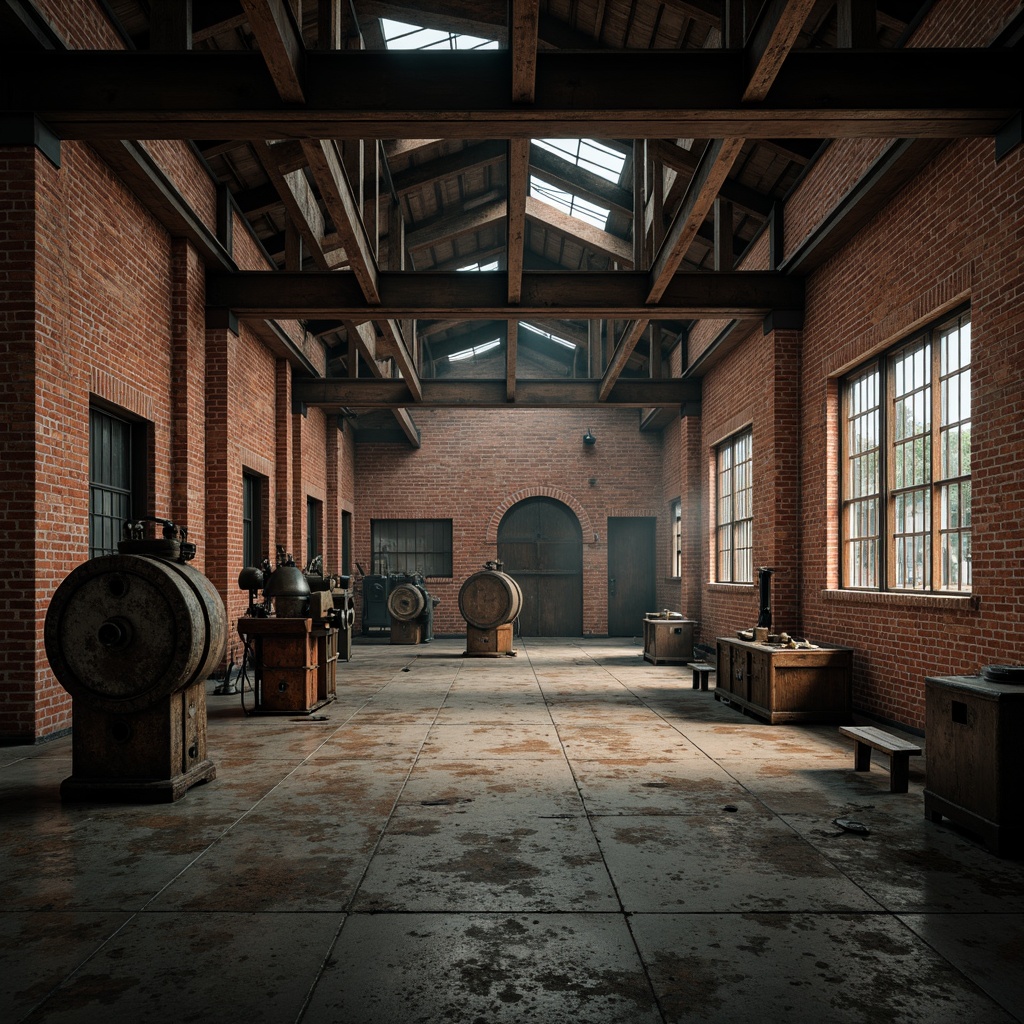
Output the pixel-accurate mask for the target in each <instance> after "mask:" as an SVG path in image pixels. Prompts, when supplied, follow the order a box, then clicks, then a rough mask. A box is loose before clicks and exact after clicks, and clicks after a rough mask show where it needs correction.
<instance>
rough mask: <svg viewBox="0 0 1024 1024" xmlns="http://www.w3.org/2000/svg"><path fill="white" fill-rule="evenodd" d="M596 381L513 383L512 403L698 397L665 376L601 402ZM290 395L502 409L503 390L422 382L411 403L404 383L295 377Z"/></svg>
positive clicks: (337, 404) (636, 404)
mask: <svg viewBox="0 0 1024 1024" xmlns="http://www.w3.org/2000/svg"><path fill="white" fill-rule="evenodd" d="M598 389H599V382H598V381H596V380H587V379H576V380H530V379H523V380H520V381H518V382H517V384H516V401H515V404H516V406H517V407H520V408H566V409H586V408H593V407H594V406H598V405H611V406H617V407H619V408H637V409H644V408H649V407H652V406H659V407H661V406H672V405H682V403H683V402H692V401H698V400H699V399H700V382H699V381H696V380H682V379H680V378H678V377H677V378H665V379H661V380H649V379H642V380H641V379H635V378H633V379H631V378H625V379H623V380H620V381H619V382H618V383H617V384H616V386H615V387H614V388H613V389H612V391H611V392H610V393H609V394H608V396H607V397H606V398H600V397H599V396H598ZM292 395H293V397H294V398H295V399H296V400H297V401H300V402H303V403H304V404H305V405H310V406H316V407H320V408H323V409H325V410H326V411H328V412H340V411H341V410H342V409H392V408H408V407H423V408H427V407H437V408H451V407H461V408H476V409H494V408H507V407H508V404H509V403H508V398H507V387H506V381H505V380H504V379H498V380H453V379H446V380H437V379H431V378H427V379H426V380H424V381H423V397H422V399H420V400H416V399H414V398H413V397H412V395H411V394H410V393H409V389H408V387H406V384H405V381H400V380H371V379H365V380H350V379H346V378H341V377H331V378H320V379H311V378H302V379H300V378H297V379H296V380H295V381H293V383H292Z"/></svg>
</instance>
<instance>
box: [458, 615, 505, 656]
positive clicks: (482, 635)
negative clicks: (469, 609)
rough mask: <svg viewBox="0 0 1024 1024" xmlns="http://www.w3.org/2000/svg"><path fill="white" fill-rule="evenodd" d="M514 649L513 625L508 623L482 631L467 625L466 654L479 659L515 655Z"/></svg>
mask: <svg viewBox="0 0 1024 1024" xmlns="http://www.w3.org/2000/svg"><path fill="white" fill-rule="evenodd" d="M515 653H516V652H515V649H514V648H513V647H512V623H511V622H506V623H505V624H504V625H502V626H495V627H494V629H480V628H479V627H477V626H470V625H469V624H468V623H467V624H466V654H468V655H475V656H477V657H497V656H498V655H502V654H515Z"/></svg>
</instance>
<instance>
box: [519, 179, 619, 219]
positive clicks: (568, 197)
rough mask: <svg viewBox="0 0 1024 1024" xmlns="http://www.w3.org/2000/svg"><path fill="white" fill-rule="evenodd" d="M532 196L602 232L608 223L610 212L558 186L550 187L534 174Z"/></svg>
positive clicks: (531, 184)
mask: <svg viewBox="0 0 1024 1024" xmlns="http://www.w3.org/2000/svg"><path fill="white" fill-rule="evenodd" d="M530 195H531V196H534V197H536V198H537V199H540V200H541V201H542V202H545V203H547V204H548V205H549V206H554V207H556V208H557V209H560V210H564V211H565V212H566V213H567V214H569V216H570V217H576V218H577V219H578V220H582V221H586V222H587V223H588V224H593V225H594V226H595V227H598V228H601V230H602V231H603V230H604V228H605V225H606V224H607V223H608V214H609V213H610V212H611V211H610V210H608V209H606V208H605V207H603V206H598V205H597V203H592V202H590V200H588V199H581V198H580V197H579V196H576V195H573V194H572V192H566V191H565V189H562V188H558V187H557V186H556V185H549V184H548V183H547V182H546V181H541V180H540V178H538V177H536V176H534V175H532V174H531V175H530Z"/></svg>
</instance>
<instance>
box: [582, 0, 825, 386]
mask: <svg viewBox="0 0 1024 1024" xmlns="http://www.w3.org/2000/svg"><path fill="white" fill-rule="evenodd" d="M814 2H815V0H769V2H768V3H766V4H765V6H764V7H763V8H762V9H761V14H760V17H759V18H758V21H757V24H756V25H755V27H754V31H753V32H752V33H751V36H750V42H749V44H748V46H747V48H746V51H745V54H746V60H747V66H748V68H749V80H748V82H747V85H746V88H745V89H744V91H743V102H744V103H749V102H753V101H758V100H763V99H764V98H765V97H766V96H767V95H768V90H769V89H770V88H771V85H772V83H773V82H774V81H775V78H776V76H777V75H778V74H779V71H780V70H781V68H782V64H783V61H784V60H785V59H786V56H787V55H788V53H789V51H790V50H791V49H792V48H793V45H794V43H795V42H796V40H797V37H798V36H799V34H800V30H801V29H802V28H803V25H804V22H805V21H806V20H807V15H808V14H809V13H810V10H811V8H812V7H813V6H814ZM744 142H745V140H744V139H742V138H729V139H716V140H714V141H713V142H711V143H710V144H709V145H708V147H707V149H705V151H704V154H703V156H702V157H701V159H700V163H699V164H698V165H697V169H696V171H695V172H694V175H693V178H692V179H691V181H690V186H689V188H688V189H687V192H686V195H685V196H684V199H683V204H682V206H681V207H680V209H679V211H678V212H677V213H676V216H675V217H674V219H673V221H672V224H671V225H670V227H669V229H668V232H667V234H666V236H665V241H664V242H663V243H662V245H661V248H660V249H659V251H658V254H657V256H656V257H655V260H654V265H653V266H652V267H651V272H650V292H649V294H648V297H647V298H648V302H657V301H658V300H659V299H660V298H661V297H662V295H663V294H664V292H665V289H666V288H667V287H668V285H669V283H670V282H671V280H672V278H673V277H674V276H675V274H676V272H677V271H678V270H679V266H680V264H681V263H682V261H683V257H684V256H685V255H686V251H687V249H689V247H690V245H691V244H692V243H693V240H694V238H695V237H696V235H697V232H698V231H699V230H700V227H701V225H702V224H703V223H704V221H705V220H706V218H707V216H708V214H709V213H710V211H711V208H712V206H713V205H714V202H715V199H716V198H717V196H718V194H719V192H720V191H721V189H722V186H723V184H724V183H725V182H726V181H727V180H728V177H729V172H730V171H731V170H732V167H733V165H734V164H735V162H736V160H737V158H738V157H739V155H740V152H741V151H742V149H743V144H744ZM636 227H637V225H634V229H636ZM648 323H649V321H647V320H636V321H634V322H632V323H630V324H627V326H626V329H625V330H624V331H623V333H622V336H621V337H620V339H619V341H618V344H617V345H616V347H615V352H614V354H613V356H612V358H611V360H610V362H609V364H608V369H607V370H606V371H605V374H604V377H603V378H602V380H601V396H602V397H606V396H607V395H609V394H610V393H611V390H612V388H613V387H614V386H615V383H616V381H617V380H618V378H619V376H620V375H621V373H622V371H623V369H625V366H626V363H627V361H628V360H629V357H630V355H631V354H632V352H633V349H634V348H635V347H636V344H637V342H638V341H639V340H640V338H641V337H642V336H643V334H644V331H645V330H646V329H647V326H648Z"/></svg>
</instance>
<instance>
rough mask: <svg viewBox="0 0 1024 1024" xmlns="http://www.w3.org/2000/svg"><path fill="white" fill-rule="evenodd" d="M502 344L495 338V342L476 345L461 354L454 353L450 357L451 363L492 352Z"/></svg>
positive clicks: (465, 349)
mask: <svg viewBox="0 0 1024 1024" xmlns="http://www.w3.org/2000/svg"><path fill="white" fill-rule="evenodd" d="M500 344H501V339H500V338H495V339H494V340H493V341H485V342H484V343H483V344H482V345H475V346H474V347H473V348H464V349H463V350H462V351H461V352H453V353H452V354H451V355H450V356H449V357H448V362H449V363H457V362H458V361H459V360H460V359H472V358H473V356H478V355H481V354H482V353H484V352H490V350H491V349H492V348H497V347H498V346H499V345H500Z"/></svg>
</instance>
